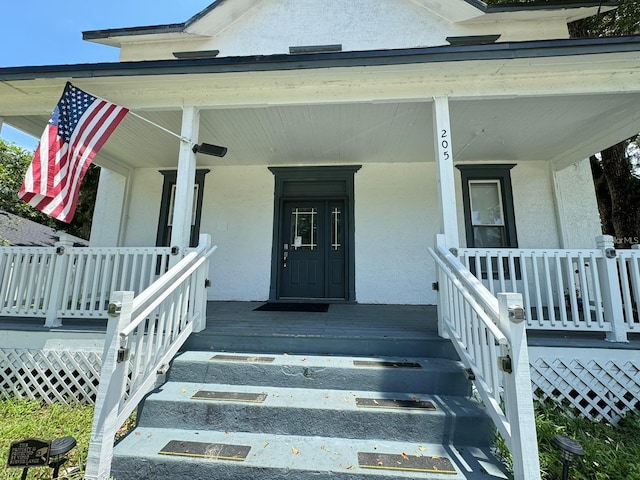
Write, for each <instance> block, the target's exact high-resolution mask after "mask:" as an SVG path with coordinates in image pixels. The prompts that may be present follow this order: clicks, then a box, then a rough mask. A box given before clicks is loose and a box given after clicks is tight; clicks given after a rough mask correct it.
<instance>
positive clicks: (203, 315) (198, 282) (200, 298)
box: [192, 233, 211, 332]
mask: <svg viewBox="0 0 640 480" xmlns="http://www.w3.org/2000/svg"><path fill="white" fill-rule="evenodd" d="M202 245H205V249H204V251H205V252H207V251H209V249H210V248H211V235H207V234H204V233H201V234H200V237H199V240H198V246H202ZM208 276H209V259H207V260H205V262H204V263H203V264H202V265H201V266H200V267H199V268H198V270H197V272H196V274H195V275H194V284H192V288H194V295H193V298H194V301H193V303H194V310H193V311H194V313H196V314H197V315H196V319H197V320H196V321H195V322H194V324H193V331H194V332H201V331H202V330H204V329H205V328H207V287H206V285H205V283H206V282H207V277H208Z"/></svg>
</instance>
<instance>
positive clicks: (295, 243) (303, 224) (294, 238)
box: [291, 208, 318, 250]
mask: <svg viewBox="0 0 640 480" xmlns="http://www.w3.org/2000/svg"><path fill="white" fill-rule="evenodd" d="M317 217H318V211H317V210H316V209H315V208H294V209H292V210H291V246H292V248H293V249H294V250H315V249H316V248H318V243H317V242H318V224H317V221H318V218H317Z"/></svg>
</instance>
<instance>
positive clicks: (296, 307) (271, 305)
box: [253, 302, 329, 312]
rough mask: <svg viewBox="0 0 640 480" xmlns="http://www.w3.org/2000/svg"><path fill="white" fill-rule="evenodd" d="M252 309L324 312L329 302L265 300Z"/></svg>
mask: <svg viewBox="0 0 640 480" xmlns="http://www.w3.org/2000/svg"><path fill="white" fill-rule="evenodd" d="M253 310H254V311H257V312H326V311H328V310H329V304H328V303H280V302H267V303H265V304H264V305H260V306H259V307H258V308H254V309H253Z"/></svg>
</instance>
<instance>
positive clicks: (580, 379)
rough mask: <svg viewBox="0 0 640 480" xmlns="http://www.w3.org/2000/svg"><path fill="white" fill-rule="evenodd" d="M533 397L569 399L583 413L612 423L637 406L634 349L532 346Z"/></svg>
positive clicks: (639, 369) (639, 376) (639, 364)
mask: <svg viewBox="0 0 640 480" xmlns="http://www.w3.org/2000/svg"><path fill="white" fill-rule="evenodd" d="M529 355H530V361H531V382H532V384H533V385H532V386H533V394H534V398H537V399H539V400H544V399H547V398H551V399H553V400H556V401H561V402H563V403H564V402H565V401H566V402H568V403H569V404H570V405H571V406H572V407H574V408H576V409H577V410H578V411H579V412H581V413H582V414H583V415H585V416H587V417H589V418H591V419H594V420H607V421H609V422H611V423H613V424H615V423H617V421H618V420H619V419H620V417H622V416H623V415H624V414H625V413H626V412H627V411H629V410H631V409H636V408H639V407H640V355H639V354H638V352H637V351H636V350H604V349H555V348H532V349H530V352H529Z"/></svg>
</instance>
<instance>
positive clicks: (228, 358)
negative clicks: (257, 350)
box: [211, 355, 276, 363]
mask: <svg viewBox="0 0 640 480" xmlns="http://www.w3.org/2000/svg"><path fill="white" fill-rule="evenodd" d="M275 359H276V358H275V357H258V356H249V355H214V356H213V357H211V360H219V361H223V362H245V363H273V361H274V360H275Z"/></svg>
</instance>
